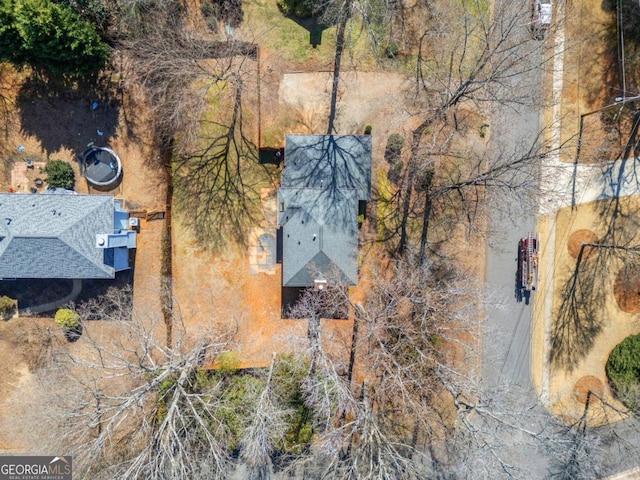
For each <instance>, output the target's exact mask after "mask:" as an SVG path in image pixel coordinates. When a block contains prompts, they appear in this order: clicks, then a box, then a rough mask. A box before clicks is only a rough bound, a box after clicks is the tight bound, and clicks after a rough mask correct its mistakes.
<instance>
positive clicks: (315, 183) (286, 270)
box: [278, 135, 371, 287]
mask: <svg viewBox="0 0 640 480" xmlns="http://www.w3.org/2000/svg"><path fill="white" fill-rule="evenodd" d="M284 162H285V168H284V170H283V172H282V178H281V185H282V186H281V188H280V189H279V191H278V203H279V211H278V224H279V225H282V227H283V228H282V239H283V253H282V254H283V260H282V285H283V286H285V287H307V286H311V285H313V284H314V280H316V277H318V275H319V277H318V278H322V275H323V274H324V276H326V275H327V274H329V275H331V276H334V275H335V273H338V274H339V275H340V276H341V277H342V278H341V280H342V281H343V282H344V283H345V284H347V285H355V284H356V283H357V281H358V268H357V248H358V229H357V228H358V201H359V200H368V199H369V198H370V196H371V137H370V136H368V135H287V136H286V145H285V155H284Z"/></svg>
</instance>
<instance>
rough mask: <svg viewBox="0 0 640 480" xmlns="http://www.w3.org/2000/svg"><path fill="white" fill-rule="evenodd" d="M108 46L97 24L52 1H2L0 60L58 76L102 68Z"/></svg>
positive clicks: (0, 8) (85, 72)
mask: <svg viewBox="0 0 640 480" xmlns="http://www.w3.org/2000/svg"><path fill="white" fill-rule="evenodd" d="M107 54H108V49H107V46H106V45H105V44H104V43H103V42H102V41H101V40H100V37H99V36H98V34H97V33H96V32H95V30H94V29H93V27H92V26H91V25H90V24H88V23H86V22H84V21H82V20H80V18H79V17H78V16H77V15H76V14H75V13H73V11H72V10H71V9H70V8H69V7H67V6H64V5H60V4H57V3H52V2H51V1H50V0H0V59H4V60H8V61H9V62H11V63H13V64H14V65H16V66H24V65H30V66H32V67H33V68H36V69H44V70H48V71H50V72H51V73H54V74H56V75H63V74H72V75H85V74H88V73H92V72H96V71H98V70H100V69H101V68H102V67H103V66H104V63H105V61H106V58H107Z"/></svg>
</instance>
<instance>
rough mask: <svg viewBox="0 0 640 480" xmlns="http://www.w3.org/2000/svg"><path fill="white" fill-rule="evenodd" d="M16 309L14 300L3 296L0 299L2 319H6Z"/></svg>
mask: <svg viewBox="0 0 640 480" xmlns="http://www.w3.org/2000/svg"><path fill="white" fill-rule="evenodd" d="M15 309H16V303H15V301H14V300H13V299H12V298H9V297H7V296H6V295H3V296H2V297H0V317H6V316H8V315H10V314H11V313H13V311H14V310H15Z"/></svg>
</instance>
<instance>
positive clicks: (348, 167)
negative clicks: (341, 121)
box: [281, 135, 371, 200]
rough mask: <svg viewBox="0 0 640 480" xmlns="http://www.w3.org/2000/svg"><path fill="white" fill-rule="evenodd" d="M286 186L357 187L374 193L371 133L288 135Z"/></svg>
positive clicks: (360, 192)
mask: <svg viewBox="0 0 640 480" xmlns="http://www.w3.org/2000/svg"><path fill="white" fill-rule="evenodd" d="M284 152H285V153H284V166H285V168H284V170H283V172H282V178H281V185H282V187H284V188H320V189H333V190H338V189H355V190H356V191H357V200H369V199H370V197H371V136H370V135H287V136H286V138H285V151H284Z"/></svg>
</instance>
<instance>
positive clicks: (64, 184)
mask: <svg viewBox="0 0 640 480" xmlns="http://www.w3.org/2000/svg"><path fill="white" fill-rule="evenodd" d="M44 173H46V174H47V179H46V180H47V183H48V184H49V188H66V189H67V190H73V187H74V185H75V183H76V176H75V173H74V172H73V167H72V166H71V165H69V164H68V163H67V162H63V161H62V160H50V161H49V162H48V163H47V165H46V166H45V167H44Z"/></svg>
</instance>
